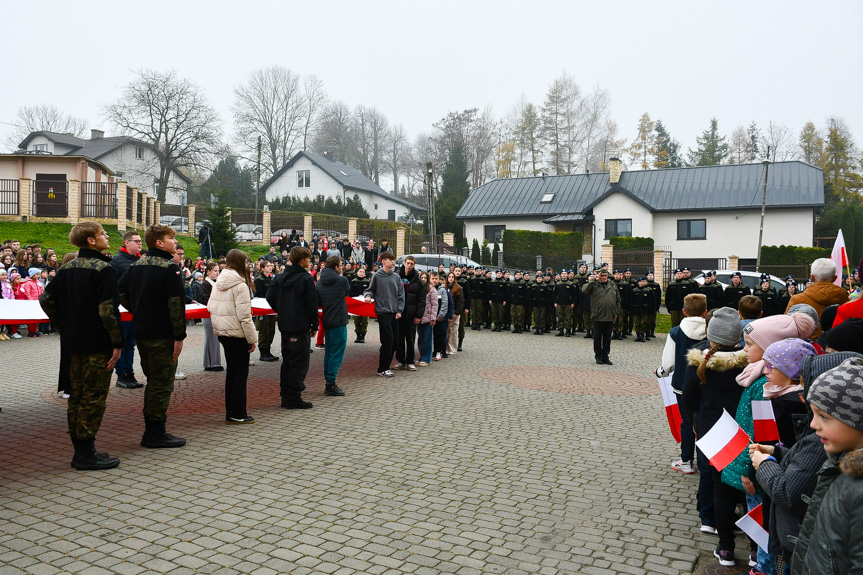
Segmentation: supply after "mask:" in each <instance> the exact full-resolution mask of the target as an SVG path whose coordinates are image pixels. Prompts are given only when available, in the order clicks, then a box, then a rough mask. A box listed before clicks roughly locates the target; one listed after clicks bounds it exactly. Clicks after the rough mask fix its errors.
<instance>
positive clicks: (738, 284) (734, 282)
mask: <svg viewBox="0 0 863 575" xmlns="http://www.w3.org/2000/svg"><path fill="white" fill-rule="evenodd" d="M745 295H752V292H751V291H750V290H749V286H747V285H746V284H745V283H743V274H741V273H740V272H734V273H733V274H731V285H730V286H728V287H727V288H725V306H726V307H733V308H734V309H737V304H738V303H739V302H740V298H742V297H743V296H745Z"/></svg>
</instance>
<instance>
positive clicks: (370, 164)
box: [354, 106, 390, 185]
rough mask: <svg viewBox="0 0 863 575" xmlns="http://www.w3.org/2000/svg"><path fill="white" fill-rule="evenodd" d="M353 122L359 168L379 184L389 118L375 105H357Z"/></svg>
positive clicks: (387, 141)
mask: <svg viewBox="0 0 863 575" xmlns="http://www.w3.org/2000/svg"><path fill="white" fill-rule="evenodd" d="M354 122H355V126H356V136H357V137H356V141H355V143H356V148H355V150H354V153H355V158H356V159H357V161H358V163H359V169H360V171H361V172H362V173H363V174H364V175H365V176H366V177H367V178H369V179H370V180H373V181H374V183H376V184H378V185H380V181H381V165H382V164H383V162H384V155H385V154H386V153H387V148H388V147H389V139H390V124H389V120H387V117H386V116H385V115H384V114H383V113H381V112H379V111H378V109H377V108H375V107H371V108H369V107H366V106H357V108H356V110H355V111H354Z"/></svg>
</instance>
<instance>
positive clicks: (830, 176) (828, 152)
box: [824, 119, 863, 202]
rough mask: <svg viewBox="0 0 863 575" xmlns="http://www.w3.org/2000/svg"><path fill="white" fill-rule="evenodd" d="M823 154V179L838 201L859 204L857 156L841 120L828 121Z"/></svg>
mask: <svg viewBox="0 0 863 575" xmlns="http://www.w3.org/2000/svg"><path fill="white" fill-rule="evenodd" d="M824 153H825V157H824V179H825V181H829V182H830V183H831V184H832V186H833V193H834V194H836V197H837V198H838V199H839V200H840V201H848V200H854V201H857V202H859V201H860V192H861V190H863V177H861V175H860V173H859V172H858V171H857V170H858V169H859V160H858V159H857V156H858V154H857V150H856V149H855V146H854V140H853V139H852V138H851V132H850V131H849V130H848V127H847V126H846V125H845V123H844V122H842V121H841V120H837V119H831V120H830V126H829V127H828V128H827V141H826V146H825V149H824Z"/></svg>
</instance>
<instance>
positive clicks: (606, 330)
mask: <svg viewBox="0 0 863 575" xmlns="http://www.w3.org/2000/svg"><path fill="white" fill-rule="evenodd" d="M613 327H614V322H613V321H594V322H593V355H594V356H595V357H596V359H608V354H609V353H611V331H612V328H613Z"/></svg>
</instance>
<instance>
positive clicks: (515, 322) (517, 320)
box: [509, 270, 529, 333]
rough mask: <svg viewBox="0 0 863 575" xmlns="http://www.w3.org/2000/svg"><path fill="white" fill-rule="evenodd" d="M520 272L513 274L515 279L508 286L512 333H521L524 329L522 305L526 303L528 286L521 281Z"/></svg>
mask: <svg viewBox="0 0 863 575" xmlns="http://www.w3.org/2000/svg"><path fill="white" fill-rule="evenodd" d="M522 276H523V274H522V273H521V270H518V271H516V272H515V279H514V280H513V282H512V283H511V284H510V286H509V301H510V305H509V307H510V314H511V317H512V333H521V332H522V329H523V328H524V304H525V302H526V301H527V298H528V295H529V292H528V289H529V286H527V285H526V282H525V281H524V280H523V279H522Z"/></svg>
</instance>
